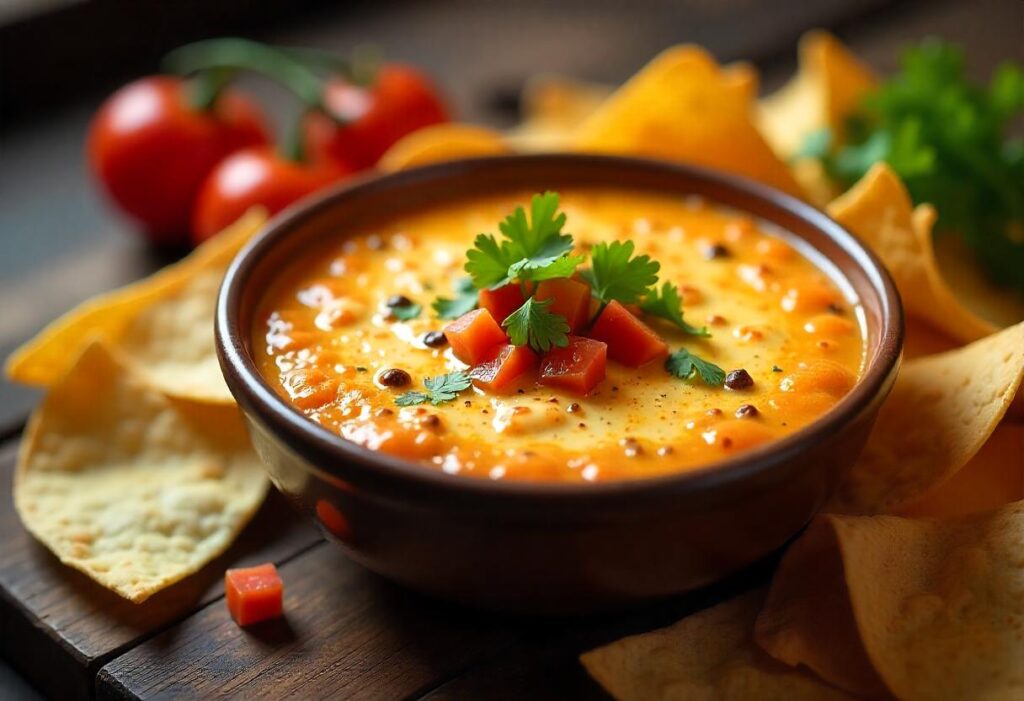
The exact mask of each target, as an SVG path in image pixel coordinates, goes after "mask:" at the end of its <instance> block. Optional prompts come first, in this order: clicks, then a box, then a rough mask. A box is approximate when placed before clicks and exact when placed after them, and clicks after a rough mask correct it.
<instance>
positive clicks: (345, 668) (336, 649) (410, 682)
mask: <svg viewBox="0 0 1024 701" xmlns="http://www.w3.org/2000/svg"><path fill="white" fill-rule="evenodd" d="M281 576H282V578H283V579H284V582H285V611H286V618H285V619H281V620H277V621H269V622H267V623H264V624H261V625H259V626H253V627H251V628H248V629H245V630H243V629H241V628H239V627H238V626H237V625H235V623H234V622H233V621H232V620H231V617H230V616H229V615H228V612H227V607H225V606H224V605H223V604H222V603H221V602H215V603H213V604H212V605H210V606H208V607H206V608H204V609H203V610H202V611H200V612H199V613H197V614H196V615H194V616H192V617H191V618H189V619H188V620H186V621H183V622H182V623H181V624H180V625H178V626H175V627H174V628H172V629H170V630H168V631H166V632H165V633H162V634H161V635H158V636H157V637H155V638H153V639H152V640H149V641H147V642H145V643H143V644H142V645H139V646H138V647H136V648H134V649H132V650H130V651H128V652H125V653H124V654H123V655H121V656H120V657H118V658H116V659H115V660H113V661H111V662H110V663H108V664H107V665H106V666H105V667H104V668H103V669H102V670H100V673H99V675H98V677H97V685H96V696H97V698H98V699H136V698H144V699H177V698H213V697H220V696H231V697H250V698H255V697H259V698H275V699H278V698H306V699H316V698H344V699H397V698H406V697H410V696H415V695H418V694H420V693H423V692H425V691H426V690H428V689H431V688H433V687H435V686H436V685H437V684H438V683H439V682H440V681H443V680H444V679H446V678H450V677H451V676H453V675H455V674H457V673H458V672H460V671H461V670H463V669H465V668H466V667H468V666H469V665H471V664H473V663H474V662H478V661H480V660H483V659H489V658H492V657H494V656H495V655H497V654H498V653H500V652H501V651H502V650H504V649H506V648H507V647H509V646H510V645H511V643H512V642H513V641H514V640H516V639H517V638H518V637H519V636H520V634H521V632H522V625H521V624H517V623H516V622H515V621H513V620H510V619H508V618H503V619H495V618H493V617H484V616H481V615H480V614H477V613H475V612H472V611H467V610H465V609H459V608H456V607H452V606H448V605H445V604H441V603H438V602H436V601H430V600H427V599H425V598H423V597H420V596H418V595H415V594H413V593H410V592H408V591H405V590H402V589H399V588H398V587H396V586H394V585H391V584H389V583H387V582H385V581H383V580H382V579H380V578H379V577H377V576H375V575H373V574H371V573H370V572H368V571H367V570H365V569H363V568H362V567H360V566H359V565H357V564H355V563H354V562H352V561H351V560H349V559H348V558H346V557H345V556H344V555H343V554H342V553H341V552H340V550H339V549H338V548H336V547H334V545H332V544H330V543H322V544H320V545H318V546H316V547H315V548H313V549H311V550H310V551H308V552H306V553H304V554H303V555H301V556H300V557H297V558H295V559H294V560H292V561H291V562H289V563H288V564H286V565H285V566H284V567H282V568H281Z"/></svg>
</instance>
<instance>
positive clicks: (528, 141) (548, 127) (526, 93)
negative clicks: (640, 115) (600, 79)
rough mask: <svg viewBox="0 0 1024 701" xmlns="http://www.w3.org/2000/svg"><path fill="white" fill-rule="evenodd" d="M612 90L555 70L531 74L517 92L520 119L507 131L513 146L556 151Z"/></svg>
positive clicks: (528, 149)
mask: <svg viewBox="0 0 1024 701" xmlns="http://www.w3.org/2000/svg"><path fill="white" fill-rule="evenodd" d="M611 93H612V88H611V87H609V86H607V85H601V84H598V83H588V82H585V81H581V80H577V79H575V78H569V77H567V76H561V75H555V74H541V75H535V76H532V77H531V78H530V79H529V80H528V81H527V82H526V85H525V87H524V88H523V92H522V95H521V96H520V101H519V102H520V111H521V113H522V117H523V120H522V122H520V124H519V125H518V126H517V127H516V128H515V129H512V130H511V131H510V132H508V134H507V137H508V139H509V141H510V143H512V144H513V145H515V146H516V148H520V149H523V150H526V151H558V150H562V149H563V148H565V147H566V145H567V144H569V142H570V141H571V140H572V137H573V133H574V132H575V131H576V129H577V127H579V126H580V124H582V123H583V122H584V121H585V120H586V119H587V117H589V116H590V115H592V114H593V113H594V112H595V111H597V108H598V107H600V106H601V104H602V103H603V102H604V101H605V100H606V99H607V98H608V96H609V95H610V94H611Z"/></svg>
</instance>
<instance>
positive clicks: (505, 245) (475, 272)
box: [465, 192, 583, 290]
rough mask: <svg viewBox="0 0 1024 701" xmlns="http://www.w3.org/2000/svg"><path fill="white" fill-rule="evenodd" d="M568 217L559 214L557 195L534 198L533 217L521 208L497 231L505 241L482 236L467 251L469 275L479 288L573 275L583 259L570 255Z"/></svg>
mask: <svg viewBox="0 0 1024 701" xmlns="http://www.w3.org/2000/svg"><path fill="white" fill-rule="evenodd" d="M563 226H565V214H564V213H560V212H558V193H555V192H545V193H544V194H543V195H534V196H533V199H532V200H531V201H530V218H529V221H527V217H526V212H525V211H524V210H523V208H522V207H516V210H515V211H514V212H513V213H512V214H510V215H508V216H507V217H506V218H505V220H504V221H503V222H501V224H499V225H498V229H499V230H500V231H501V235H502V239H501V241H499V240H498V239H496V238H495V237H494V236H493V235H491V234H480V235H478V236H477V237H476V239H475V240H474V242H473V248H471V249H470V250H469V251H467V252H466V267H465V269H466V272H467V273H469V275H470V277H472V279H473V284H474V285H475V286H476V287H477V289H481V290H482V289H485V288H491V289H494V288H497V287H501V286H502V285H507V284H508V283H510V282H512V281H513V280H515V279H517V278H518V279H519V280H521V281H523V280H549V279H551V278H557V277H568V276H569V275H572V273H573V271H574V270H575V269H576V266H577V265H579V264H580V263H581V262H582V261H583V257H582V256H570V255H569V252H570V251H571V250H572V236H569V235H568V234H563V233H562V227H563Z"/></svg>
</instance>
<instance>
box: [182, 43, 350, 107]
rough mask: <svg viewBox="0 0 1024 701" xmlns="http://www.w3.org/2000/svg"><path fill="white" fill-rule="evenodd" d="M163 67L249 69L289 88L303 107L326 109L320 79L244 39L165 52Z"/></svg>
mask: <svg viewBox="0 0 1024 701" xmlns="http://www.w3.org/2000/svg"><path fill="white" fill-rule="evenodd" d="M163 65H164V68H165V69H166V70H168V71H169V72H171V73H177V74H179V75H189V74H192V73H202V72H206V71H212V70H215V69H220V70H249V71H253V72H254V73H258V74H260V75H264V76H266V77H268V78H270V79H272V80H274V81H276V82H278V83H281V84H282V85H284V86H285V87H286V88H288V89H289V90H291V91H292V92H293V93H294V94H295V95H296V96H297V97H298V98H299V99H300V100H301V101H302V102H303V103H304V104H305V105H306V106H307V107H309V108H312V109H316V110H320V111H321V112H323V113H325V114H328V115H329V114H330V112H329V111H328V110H327V109H325V106H324V103H323V93H324V80H323V79H322V78H321V77H320V76H318V75H317V74H316V72H315V71H313V70H312V69H310V68H309V67H308V66H306V65H304V64H303V63H302V62H300V61H298V60H296V59H295V58H293V57H292V56H290V55H288V53H286V52H284V51H280V50H278V49H275V48H274V47H272V46H267V45H266V44H261V43H259V42H256V41H249V40H248V39H209V40H207V41H199V42H196V43H194V44H188V45H187V46H182V47H181V48H179V49H175V50H174V51H172V52H171V53H169V54H167V56H166V57H165V58H164V64H163Z"/></svg>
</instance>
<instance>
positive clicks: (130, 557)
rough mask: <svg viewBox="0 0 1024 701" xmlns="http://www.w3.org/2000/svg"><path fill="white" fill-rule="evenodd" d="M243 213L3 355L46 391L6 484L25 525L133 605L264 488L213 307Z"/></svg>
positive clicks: (215, 543) (226, 537)
mask: <svg viewBox="0 0 1024 701" xmlns="http://www.w3.org/2000/svg"><path fill="white" fill-rule="evenodd" d="M264 220H265V216H264V215H263V214H261V213H258V212H252V213H250V214H248V215H246V216H245V217H243V218H242V219H241V220H240V221H239V222H237V223H236V224H235V225H233V226H232V227H231V228H229V229H228V230H226V231H224V232H223V233H221V234H220V235H219V236H217V237H215V238H214V239H212V240H211V241H209V242H208V243H206V244H204V245H203V246H201V247H200V248H199V249H197V250H196V251H195V252H194V253H193V254H192V255H190V256H189V257H188V258H186V259H184V260H182V261H181V262H179V263H177V264H175V265H172V266H170V267H168V268H165V269H164V270H162V271H160V272H159V273H157V274H156V275H153V276H152V277H150V278H148V279H146V280H142V281H141V282H138V283H135V284H133V285H130V286H128V287H126V288H124V289H121V290H118V291H116V292H112V293H110V294H107V295H103V296H101V297H98V298H96V299H93V300H90V301H88V302H85V303H84V304H82V305H80V306H79V307H77V308H76V309H74V310H72V311H71V312H69V313H68V314H66V315H65V316H64V317H62V318H60V319H58V320H57V321H55V322H54V323H53V324H51V325H50V326H49V327H47V328H46V329H44V330H43V331H42V332H41V333H40V334H39V335H38V336H37V337H36V338H35V339H33V340H32V341H30V342H29V343H28V344H26V345H25V346H24V347H22V348H20V349H19V350H18V351H16V352H15V353H14V354H13V355H12V356H11V357H10V358H9V359H8V361H7V367H6V371H7V374H8V376H9V377H10V378H11V379H13V380H16V381H19V382H24V383H27V384H33V385H38V386H42V387H46V388H48V392H47V395H46V398H45V399H44V400H43V402H42V404H41V405H40V406H39V408H38V409H37V410H36V412H35V414H34V415H33V416H32V418H31V420H30V421H29V424H28V428H27V429H26V432H25V436H24V438H23V440H22V444H21V451H20V454H19V457H18V466H17V469H16V472H15V480H14V503H15V506H16V508H17V510H18V513H19V514H20V516H21V519H22V521H23V522H24V524H25V527H26V528H28V530H29V531H31V532H32V533H33V534H34V535H35V536H36V537H37V538H38V539H39V540H40V541H41V542H42V543H43V544H45V545H46V546H47V547H48V548H49V549H50V550H52V551H53V552H54V554H56V555H57V557H59V558H60V560H61V562H63V563H65V564H67V565H70V566H71V567H74V568H76V569H78V570H81V571H82V572H84V573H85V574H87V575H88V576H90V577H92V578H93V579H94V580H96V581H97V582H99V583H100V584H102V585H103V586H105V587H107V588H109V589H111V590H113V591H115V592H117V593H118V594H120V595H121V596H123V597H125V598H127V599H130V600H131V601H134V602H142V601H144V600H146V599H147V598H148V597H149V596H151V595H152V594H154V593H156V592H157V591H159V590H161V589H163V588H165V587H167V586H169V585H171V584H173V583H174V582H176V581H178V580H180V579H182V578H184V577H186V576H187V575H189V574H191V573H193V572H195V571H197V570H199V569H200V568H201V567H202V566H203V565H204V564H206V563H207V562H209V561H210V560H212V559H213V558H215V557H216V556H217V555H219V554H220V553H222V552H223V551H224V550H225V549H226V548H227V547H228V546H229V545H230V544H231V542H232V541H233V540H234V538H235V536H236V535H237V534H238V532H239V531H241V529H242V527H243V526H244V525H245V524H246V523H247V522H248V521H249V519H250V518H251V517H252V515H253V514H254V513H255V512H256V510H257V508H258V507H259V505H260V504H261V503H262V501H263V498H264V496H265V495H266V492H267V479H266V476H265V474H264V472H263V469H262V467H261V465H260V463H259V460H258V459H257V458H256V455H255V453H254V452H253V450H252V448H251V446H250V445H249V441H248V437H247V435H246V433H245V427H244V426H243V424H242V419H241V416H240V414H239V411H238V408H237V407H236V406H235V405H234V401H233V399H232V397H231V394H230V393H229V392H228V389H227V387H226V386H225V384H224V380H223V377H222V376H221V373H220V368H219V367H218V365H217V358H216V353H215V350H214V342H213V314H214V306H215V303H216V297H217V289H218V287H219V285H220V282H221V280H222V279H223V277H224V272H225V270H226V269H227V266H228V264H229V263H230V262H231V260H232V258H233V257H234V256H235V254H236V253H237V252H238V250H239V249H240V248H241V246H242V245H243V244H244V243H245V242H246V241H247V240H248V239H249V238H250V237H251V236H252V234H253V233H254V232H255V231H256V230H257V229H258V228H259V227H260V226H261V225H262V224H263V222H264Z"/></svg>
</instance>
